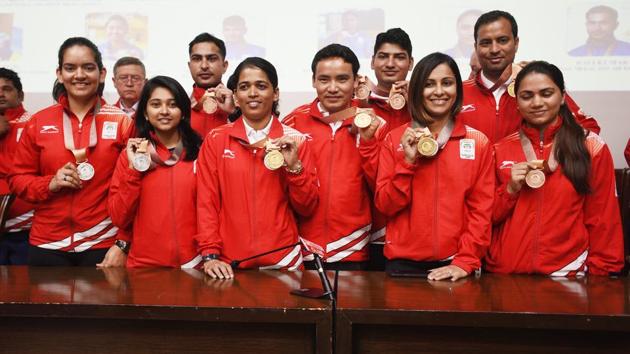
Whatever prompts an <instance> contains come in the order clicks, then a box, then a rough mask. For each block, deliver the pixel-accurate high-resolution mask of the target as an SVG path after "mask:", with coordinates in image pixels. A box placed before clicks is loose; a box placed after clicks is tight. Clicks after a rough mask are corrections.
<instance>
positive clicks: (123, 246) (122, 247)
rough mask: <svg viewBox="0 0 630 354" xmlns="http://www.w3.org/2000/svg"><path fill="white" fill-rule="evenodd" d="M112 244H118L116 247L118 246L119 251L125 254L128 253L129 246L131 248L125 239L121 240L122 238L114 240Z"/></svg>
mask: <svg viewBox="0 0 630 354" xmlns="http://www.w3.org/2000/svg"><path fill="white" fill-rule="evenodd" d="M114 244H115V245H116V246H118V248H120V250H121V251H123V252H125V254H128V253H129V248H131V243H129V242H127V241H123V240H116V241H115V242H114Z"/></svg>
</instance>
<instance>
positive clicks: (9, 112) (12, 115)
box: [4, 104, 26, 122]
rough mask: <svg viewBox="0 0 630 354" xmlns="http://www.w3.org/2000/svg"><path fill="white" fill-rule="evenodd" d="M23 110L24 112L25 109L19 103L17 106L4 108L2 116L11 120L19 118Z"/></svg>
mask: <svg viewBox="0 0 630 354" xmlns="http://www.w3.org/2000/svg"><path fill="white" fill-rule="evenodd" d="M24 112H26V110H25V109H24V106H22V104H20V105H19V106H17V107H13V108H7V109H5V110H4V116H5V117H6V119H7V121H9V122H11V121H14V120H16V119H18V118H20V117H21V116H22V115H23V114H24Z"/></svg>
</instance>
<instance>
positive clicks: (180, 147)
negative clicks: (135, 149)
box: [148, 139, 184, 167]
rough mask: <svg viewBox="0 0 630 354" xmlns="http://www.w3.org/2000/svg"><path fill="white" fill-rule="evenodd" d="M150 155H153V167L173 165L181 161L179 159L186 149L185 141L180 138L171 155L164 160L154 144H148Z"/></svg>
mask: <svg viewBox="0 0 630 354" xmlns="http://www.w3.org/2000/svg"><path fill="white" fill-rule="evenodd" d="M148 151H149V156H151V167H155V165H161V166H173V165H175V164H176V163H178V162H179V159H180V158H181V156H182V151H184V143H183V142H182V139H179V141H178V142H177V145H176V146H175V149H173V151H172V152H171V156H169V158H168V159H166V161H164V160H162V158H161V157H160V155H158V153H157V150H156V149H155V146H153V144H148Z"/></svg>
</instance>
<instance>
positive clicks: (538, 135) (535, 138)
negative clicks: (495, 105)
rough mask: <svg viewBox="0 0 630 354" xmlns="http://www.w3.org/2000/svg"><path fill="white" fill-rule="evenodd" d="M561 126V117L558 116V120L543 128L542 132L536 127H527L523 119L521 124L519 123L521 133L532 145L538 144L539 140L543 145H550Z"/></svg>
mask: <svg viewBox="0 0 630 354" xmlns="http://www.w3.org/2000/svg"><path fill="white" fill-rule="evenodd" d="M561 126H562V117H561V116H558V120H557V121H556V122H554V123H552V124H550V125H548V126H547V127H545V128H543V130H542V131H540V130H539V129H538V128H536V127H532V126H529V125H528V124H527V123H526V122H525V120H524V119H523V122H522V123H521V129H522V130H523V133H525V136H527V137H528V138H529V140H530V141H531V142H532V143H534V145H535V143H539V142H540V140H541V139H542V141H543V144H545V145H546V144H549V143H551V142H552V141H553V138H554V137H555V136H556V133H558V130H559V129H560V127H561Z"/></svg>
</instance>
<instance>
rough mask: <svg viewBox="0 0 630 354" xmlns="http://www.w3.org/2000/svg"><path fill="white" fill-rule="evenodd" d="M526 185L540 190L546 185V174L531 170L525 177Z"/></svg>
mask: <svg viewBox="0 0 630 354" xmlns="http://www.w3.org/2000/svg"><path fill="white" fill-rule="evenodd" d="M525 183H527V185H528V186H529V187H530V188H534V189H537V188H540V187H542V186H543V184H545V173H544V172H543V171H541V170H531V171H529V172H527V175H525Z"/></svg>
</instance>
